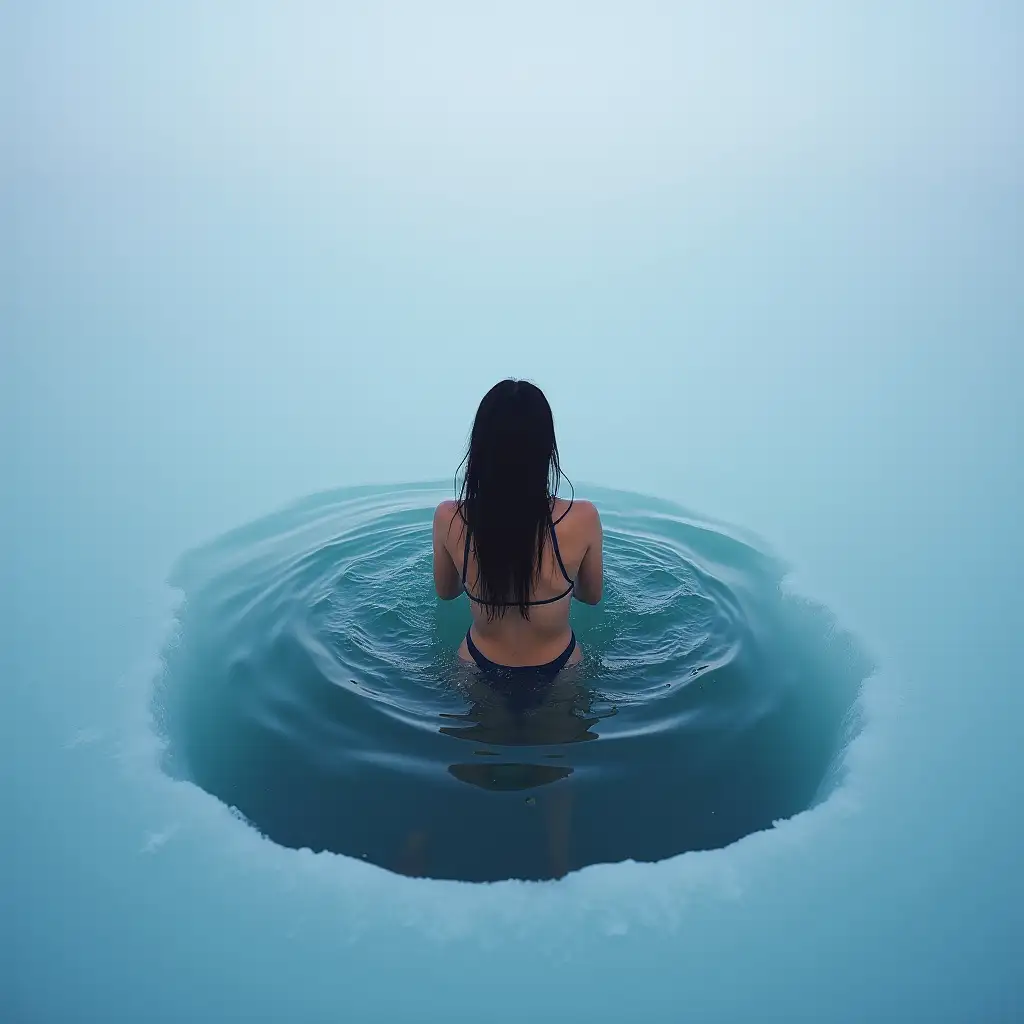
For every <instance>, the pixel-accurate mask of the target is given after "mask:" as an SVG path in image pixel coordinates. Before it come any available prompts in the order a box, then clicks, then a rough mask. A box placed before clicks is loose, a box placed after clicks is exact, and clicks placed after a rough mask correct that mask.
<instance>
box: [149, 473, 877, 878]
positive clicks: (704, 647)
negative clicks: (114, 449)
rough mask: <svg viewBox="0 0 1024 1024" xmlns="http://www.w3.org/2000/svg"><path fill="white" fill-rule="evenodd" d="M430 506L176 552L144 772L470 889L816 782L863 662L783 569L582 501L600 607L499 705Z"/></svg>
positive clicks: (270, 821)
mask: <svg viewBox="0 0 1024 1024" xmlns="http://www.w3.org/2000/svg"><path fill="white" fill-rule="evenodd" d="M447 496H448V492H447V491H446V490H444V489H442V488H437V487H433V486H413V487H406V488H388V489H379V488H377V489H366V488H361V489H353V490H344V491H337V492H331V493H327V494H321V495H316V496H314V497H311V498H309V499H307V500H305V501H302V502H300V503H298V504H296V505H294V506H292V507H291V508H288V509H286V510H284V511H282V512H279V513H277V514H275V515H272V516H269V517H267V518H265V519H262V520H259V521H258V522H255V523H252V524H250V525H248V526H245V527H242V528H240V529H238V530H235V531H233V532H232V533H230V534H227V535H226V536H224V537H222V538H220V539H218V540H216V541H214V542H213V543H211V544H209V545H208V546H206V547H204V548H202V549H200V550H197V551H193V552H190V553H189V554H187V555H186V556H185V557H183V558H182V559H181V561H180V563H179V565H178V566H177V567H176V569H175V571H174V574H173V576H172V579H171V582H172V583H173V584H174V585H175V586H176V587H179V588H180V589H181V590H182V591H183V593H184V603H183V605H182V608H181V610H180V613H179V619H180V621H179V629H178V631H177V637H176V639H175V641H174V643H172V644H171V645H169V647H168V649H167V651H166V652H165V659H166V670H165V672H164V674H163V676H162V677H161V679H160V680H159V682H158V684H157V688H156V692H155V695H154V704H155V709H156V713H157V721H158V724H159V727H160V729H161V730H162V731H163V733H164V735H165V738H166V740H167V742H168V746H167V753H166V758H165V768H166V770H167V771H168V772H169V773H171V774H173V775H175V776H177V777H183V778H188V779H191V780H192V781H194V782H195V783H196V784H197V785H199V786H201V787H202V788H203V789H205V790H207V791H208V792H209V793H212V794H214V795H215V796H217V797H219V798H220V799H221V800H223V801H224V802H225V803H227V804H229V805H231V806H233V807H235V808H237V809H238V810H239V811H240V812H241V813H242V814H243V815H244V816H245V817H246V818H247V819H248V820H249V822H250V823H251V824H252V825H253V826H254V827H255V828H257V829H259V830H260V831H261V832H263V833H264V834H265V835H267V836H268V837H269V838H271V839H273V840H274V841H276V842H278V843H280V844H282V845H285V846H290V847H296V848H301V847H309V848H311V849H313V850H318V851H319V850H324V849H327V850H333V851H336V852H338V853H343V854H346V855H349V856H352V857H359V858H364V859H366V860H369V861H372V862H373V863H375V864H379V865H381V866H383V867H385V868H388V869H390V870H393V871H398V872H403V873H406V874H412V875H426V876H431V877H439V878H459V879H467V880H473V881H485V880H494V879H502V878H529V879H540V878H551V877H558V876H560V875H562V874H564V873H565V872H566V871H570V870H573V869H575V868H579V867H582V866H584V865H587V864H593V863H598V862H614V861H621V860H627V859H632V860H639V861H655V860H660V859H663V858H665V857H670V856H672V855H674V854H677V853H681V852H683V851H686V850H701V849H709V848H713V847H719V846H724V845H727V844H728V843H731V842H733V841H735V840H736V839H739V838H740V837H742V836H744V835H746V834H748V833H750V832H754V831H758V830H760V829H764V828H768V827H770V826H771V824H772V822H773V821H775V820H777V819H779V818H785V817H788V816H791V815H793V814H795V813H797V812H799V811H801V810H804V809H805V808H807V807H808V806H810V805H811V804H812V803H813V802H814V801H815V800H816V799H818V798H820V796H821V795H822V794H823V793H825V792H827V790H828V788H829V787H830V786H832V785H834V784H835V782H836V775H835V772H834V770H833V766H834V764H835V759H836V755H837V753H838V752H839V751H840V750H841V748H842V746H843V744H844V743H845V742H846V741H848V740H849V738H850V737H851V736H852V735H853V734H854V732H855V731H856V729H857V721H856V704H857V695H858V692H859V687H860V684H861V682H862V680H863V679H864V678H865V676H866V675H867V674H868V673H869V672H870V670H871V664H870V662H869V660H868V658H867V657H866V655H865V654H864V653H863V652H862V651H861V650H860V648H859V647H858V645H857V643H856V641H855V640H854V639H853V638H852V637H851V636H850V635H849V634H848V633H846V632H844V631H843V630H842V629H840V628H839V627H838V626H837V624H836V623H835V621H834V619H833V617H832V616H831V614H830V613H829V612H828V611H827V609H825V608H823V607H821V606H819V605H816V604H814V603H812V602H810V601H807V600H804V599H801V598H796V597H793V596H791V595H787V594H785V593H784V592H783V591H782V590H781V589H780V580H781V579H782V577H783V575H784V572H785V567H784V566H783V565H782V564H780V563H779V562H778V561H777V560H775V559H774V558H772V557H770V556H768V555H766V554H764V553H763V552H761V551H760V550H758V548H757V547H756V546H754V545H753V544H752V543H750V542H749V541H747V540H745V539H743V538H742V537H741V536H740V535H739V534H738V533H737V532H735V531H732V530H730V529H729V528H726V527H722V526H721V525H717V524H711V523H708V522H704V521H701V520H699V519H697V518H696V517H694V516H693V515H691V514H690V513H687V512H685V511H683V510H681V509H679V508H678V507H675V506H672V505H669V504H666V503H664V502H661V501H657V500H654V499H651V498H646V497H642V496H639V495H634V494H627V493H623V492H614V491H604V490H593V489H591V490H589V491H588V492H587V494H586V496H587V497H588V498H591V499H592V500H594V501H596V503H597V504H598V507H599V508H600V511H601V514H602V519H603V521H604V524H605V571H606V585H605V600H604V602H603V604H602V606H600V607H599V608H596V609H594V608H588V607H586V606H583V605H580V604H576V605H575V606H574V608H573V624H574V627H575V629H576V633H577V636H578V638H579V640H580V642H581V644H582V645H583V648H584V651H585V661H584V664H583V666H582V667H581V668H578V669H572V670H567V671H566V672H564V673H563V674H562V675H561V676H560V677H559V678H558V679H557V680H556V682H555V683H554V684H553V685H552V686H550V687H548V688H537V689H534V690H532V691H530V692H525V693H524V692H521V691H520V692H516V693H505V692H500V691H498V690H496V689H494V688H492V687H490V686H488V685H487V684H485V683H484V682H482V681H481V680H480V678H479V677H478V676H477V675H476V674H475V671H474V670H471V669H468V668H466V667H464V666H462V665H461V663H459V662H458V660H457V659H456V657H455V650H456V648H457V645H458V643H459V640H460V639H461V636H462V634H463V633H464V632H465V630H466V628H467V626H468V623H469V610H468V606H467V601H466V598H465V597H462V598H460V599H459V600H458V601H456V602H452V603H443V602H440V601H438V600H437V599H436V598H435V596H434V593H433V588H432V578H431V552H430V522H431V512H432V509H433V507H434V505H435V504H436V502H437V501H438V500H440V499H441V498H443V497H447Z"/></svg>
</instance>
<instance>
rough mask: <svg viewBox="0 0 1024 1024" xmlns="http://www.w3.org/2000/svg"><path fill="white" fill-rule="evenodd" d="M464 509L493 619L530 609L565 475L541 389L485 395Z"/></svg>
mask: <svg viewBox="0 0 1024 1024" xmlns="http://www.w3.org/2000/svg"><path fill="white" fill-rule="evenodd" d="M464 465H465V467H466V475H465V479H464V480H463V483H462V493H461V495H460V499H459V502H460V508H461V510H462V517H463V519H464V520H465V521H466V523H467V528H468V530H469V532H470V536H471V537H472V541H473V546H474V550H475V552H476V558H477V565H478V567H479V572H480V578H479V582H478V584H477V590H478V591H480V592H479V593H478V594H477V596H478V597H479V598H480V599H481V600H482V601H484V602H486V607H487V609H488V615H489V617H492V618H493V617H496V616H500V615H503V614H504V612H505V610H506V608H507V607H509V606H513V605H518V606H519V610H520V612H521V614H523V615H524V616H526V617H529V611H528V608H527V606H526V602H527V601H528V600H529V599H530V593H531V589H532V585H533V581H534V578H535V576H536V572H537V568H538V567H539V565H540V558H541V555H542V553H543V550H544V542H545V539H546V537H547V527H548V521H549V517H550V515H551V499H552V496H553V495H554V493H555V491H556V490H557V489H558V483H559V481H560V479H561V469H560V467H559V464H558V446H557V444H556V443H555V425H554V420H553V418H552V416H551V406H550V405H548V400H547V399H546V398H545V397H544V393H543V392H542V391H541V390H540V388H538V387H537V386H536V385H535V384H531V383H530V382H529V381H524V380H511V379H510V380H503V381H501V382H500V383H498V384H495V385H494V387H493V388H491V390H490V391H488V392H487V394H486V395H484V397H483V400H482V401H481V402H480V406H479V408H478V409H477V412H476V419H475V420H474V421H473V431H472V434H471V435H470V441H469V451H468V453H467V454H466V458H465V460H464Z"/></svg>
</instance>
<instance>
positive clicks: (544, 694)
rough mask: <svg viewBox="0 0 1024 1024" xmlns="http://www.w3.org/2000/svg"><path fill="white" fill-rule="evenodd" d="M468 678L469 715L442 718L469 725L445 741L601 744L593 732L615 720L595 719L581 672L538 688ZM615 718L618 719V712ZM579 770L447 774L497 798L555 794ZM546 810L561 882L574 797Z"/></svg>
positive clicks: (496, 768)
mask: <svg viewBox="0 0 1024 1024" xmlns="http://www.w3.org/2000/svg"><path fill="white" fill-rule="evenodd" d="M462 675H463V676H464V679H463V682H462V686H461V687H460V689H461V690H462V692H463V693H464V695H465V696H466V699H467V700H469V701H471V705H470V707H469V709H468V710H467V711H466V712H464V713H463V714H445V713H443V714H442V715H441V717H442V718H446V719H450V720H453V721H459V722H465V723H467V724H466V725H461V726H455V725H445V726H442V727H441V728H440V730H439V731H440V732H441V733H443V734H444V735H446V736H454V737H456V738H458V739H461V740H471V741H473V742H475V743H486V744H489V745H491V746H497V747H548V746H558V745H561V744H568V743H583V742H586V741H588V740H596V739H597V738H598V737H597V733H595V732H592V731H591V726H593V725H596V724H597V723H598V722H599V721H600V720H601V718H602V717H608V715H604V716H592V717H588V715H589V711H590V706H591V703H592V701H591V694H590V692H589V691H588V690H587V689H586V687H585V686H584V685H583V680H582V678H581V674H580V671H579V669H578V668H576V667H573V668H569V669H566V670H564V671H563V672H562V673H561V674H560V675H559V676H558V677H557V678H556V679H555V680H554V681H553V682H551V681H538V682H537V683H535V684H532V685H531V684H530V683H529V682H526V681H524V680H522V679H516V680H515V683H514V684H511V685H509V684H504V685H503V684H502V683H501V682H498V681H494V682H491V681H488V680H485V679H483V678H482V677H480V675H479V674H478V673H477V672H476V671H475V670H474V669H473V668H470V667H467V668H466V669H465V671H464V672H463V673H462ZM608 714H614V710H612V711H611V712H609V713H608ZM473 753H474V754H475V755H476V756H478V757H484V758H489V757H492V756H500V755H499V754H498V752H497V751H490V750H486V749H483V750H481V749H477V750H474V752H473ZM538 753H540V752H538ZM540 756H543V757H545V758H547V759H554V758H564V757H565V753H564V752H547V753H540ZM573 770H574V769H573V768H572V766H571V765H567V766H561V765H560V766H556V765H552V764H536V763H528V762H522V761H517V762H509V761H485V762H483V763H481V762H479V761H477V762H470V763H462V764H453V765H449V766H448V771H449V772H450V773H451V774H452V775H453V776H454V777H455V778H456V779H458V780H459V781H460V782H465V783H468V784H469V785H471V786H478V787H479V788H480V789H485V790H492V791H494V792H510V791H521V790H526V789H536V788H538V787H540V786H548V785H551V784H553V783H556V782H561V781H562V780H564V779H567V778H568V777H569V776H570V775H572V773H573ZM527 806H529V807H536V806H537V800H536V798H535V797H529V798H528V799H527ZM542 809H543V812H544V814H543V819H544V824H545V828H546V831H547V834H548V840H547V849H548V853H549V856H550V861H549V867H548V874H549V875H550V876H551V877H552V878H561V877H562V876H563V875H564V874H565V873H566V872H567V871H568V870H569V833H570V831H571V827H572V823H571V815H572V791H571V790H570V789H568V788H567V787H562V788H561V789H560V790H559V791H558V792H555V793H552V794H550V798H549V799H547V800H545V801H544V804H543V808H542Z"/></svg>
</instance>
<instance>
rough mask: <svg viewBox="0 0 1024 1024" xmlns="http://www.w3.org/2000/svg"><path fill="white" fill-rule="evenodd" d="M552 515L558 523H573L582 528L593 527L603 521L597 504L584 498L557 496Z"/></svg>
mask: <svg viewBox="0 0 1024 1024" xmlns="http://www.w3.org/2000/svg"><path fill="white" fill-rule="evenodd" d="M552 517H553V518H554V521H555V522H556V523H558V524H561V523H572V524H573V526H575V527H578V528H581V529H587V528H588V527H591V528H592V527H593V526H595V525H596V524H598V523H600V521H601V516H600V513H599V512H598V511H597V506H596V505H595V504H594V503H593V502H592V501H587V500H586V499H584V498H572V499H565V498H556V499H555V507H554V508H553V509H552Z"/></svg>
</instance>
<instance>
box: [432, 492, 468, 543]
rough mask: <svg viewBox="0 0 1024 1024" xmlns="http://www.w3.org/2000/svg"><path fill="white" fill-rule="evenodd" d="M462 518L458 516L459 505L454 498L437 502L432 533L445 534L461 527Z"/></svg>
mask: <svg viewBox="0 0 1024 1024" xmlns="http://www.w3.org/2000/svg"><path fill="white" fill-rule="evenodd" d="M461 523H462V517H461V515H460V514H459V503H458V502H457V501H456V500H455V499H454V498H446V499H445V500H444V501H441V502H438V505H437V508H435V509H434V532H435V533H437V534H440V533H445V534H447V533H448V532H450V531H451V530H452V529H453V528H455V529H458V528H459V527H460V526H461Z"/></svg>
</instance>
